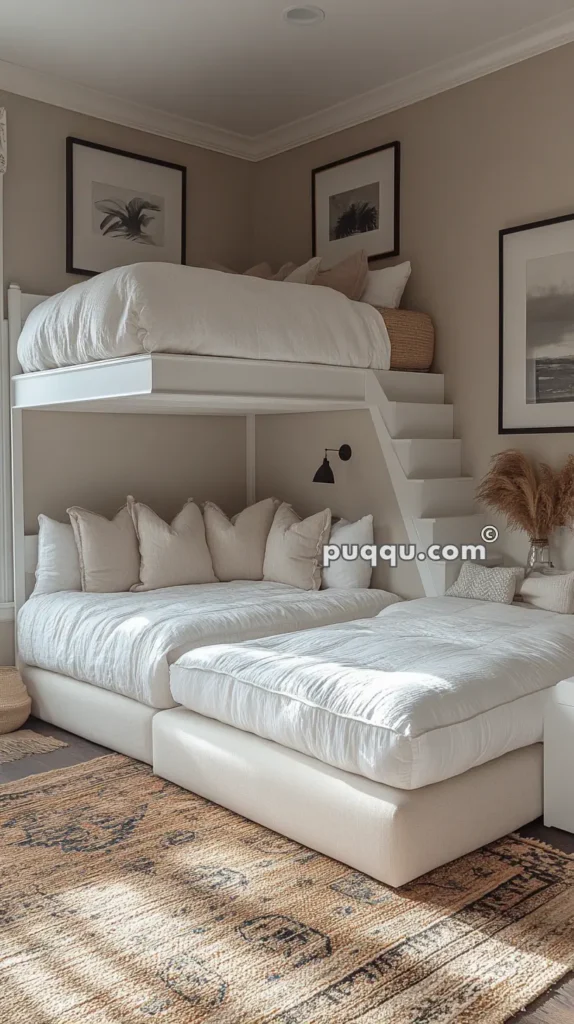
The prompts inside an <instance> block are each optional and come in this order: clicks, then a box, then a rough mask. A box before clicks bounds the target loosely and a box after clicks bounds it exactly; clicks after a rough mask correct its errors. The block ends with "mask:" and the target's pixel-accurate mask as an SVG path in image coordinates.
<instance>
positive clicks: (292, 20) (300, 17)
mask: <svg viewBox="0 0 574 1024" xmlns="http://www.w3.org/2000/svg"><path fill="white" fill-rule="evenodd" d="M324 18H325V11H323V10H322V9H321V8H320V7H313V6H311V5H307V4H306V5H305V6H304V7H286V8H285V10H284V11H283V19H284V20H285V21H287V22H289V24H290V25H316V24H317V22H319V21H323V20H324Z"/></svg>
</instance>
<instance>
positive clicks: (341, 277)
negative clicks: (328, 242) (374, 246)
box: [313, 250, 369, 301]
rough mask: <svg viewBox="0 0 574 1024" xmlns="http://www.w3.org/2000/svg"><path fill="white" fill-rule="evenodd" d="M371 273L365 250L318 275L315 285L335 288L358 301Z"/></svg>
mask: <svg viewBox="0 0 574 1024" xmlns="http://www.w3.org/2000/svg"><path fill="white" fill-rule="evenodd" d="M368 273H369V261H368V259H367V254H366V252H365V251H364V250H361V251H360V252H355V253H353V255H352V256H347V258H346V259H344V260H341V262H340V263H337V264H336V265H335V266H334V267H330V269H329V270H322V271H320V273H318V274H317V277H316V278H315V280H314V281H313V284H320V285H322V287H323V288H333V290H334V291H336V292H341V294H342V295H346V296H347V298H348V299H353V300H356V301H358V300H359V299H360V298H361V296H362V294H363V292H364V290H365V285H366V283H367V274H368Z"/></svg>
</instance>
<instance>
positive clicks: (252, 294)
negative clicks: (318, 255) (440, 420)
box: [18, 263, 391, 372]
mask: <svg viewBox="0 0 574 1024" xmlns="http://www.w3.org/2000/svg"><path fill="white" fill-rule="evenodd" d="M142 352H175V353H185V354H188V355H189V354H191V355H201V356H231V357H236V358H241V359H262V360H264V359H271V360H280V361H286V362H300V363H326V364H330V365H332V366H359V367H374V368H375V369H378V370H388V369H389V366H390V358H391V346H390V341H389V336H388V333H387V329H386V327H385V324H384V321H383V318H382V316H381V314H380V313H379V312H377V310H376V309H374V308H373V307H372V306H369V305H367V303H366V302H350V301H349V299H347V298H346V297H345V296H344V295H341V294H340V293H339V292H335V291H333V290H332V289H330V288H317V287H311V286H309V285H302V284H287V283H285V282H278V281H262V280H260V279H258V278H255V277H244V276H243V275H241V274H239V275H234V274H223V273H220V272H218V271H215V270H200V269H198V268H197V267H182V266H176V265H174V264H171V263H136V264H133V265H132V266H128V267H117V268H115V269H114V270H107V271H106V272H105V273H104V274H99V275H98V276H97V277H94V278H92V279H91V280H90V281H83V282H82V283H81V284H75V285H72V287H71V288H68V289H67V290H66V291H65V292H61V293H60V294H59V295H54V296H52V298H50V299H47V300H46V302H43V303H41V304H40V305H39V306H37V307H36V308H35V309H34V310H32V312H31V314H30V316H29V317H28V319H27V320H26V323H25V324H24V328H23V330H22V333H21V335H20V338H19V341H18V359H19V361H20V364H21V366H22V368H23V370H24V371H25V372H29V371H33V370H48V369H53V368H55V367H59V366H71V365H74V364H77V363H90V362H93V361H94V360H99V359H113V358H118V357H119V356H132V355H138V354H140V353H142Z"/></svg>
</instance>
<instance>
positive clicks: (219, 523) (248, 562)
mask: <svg viewBox="0 0 574 1024" xmlns="http://www.w3.org/2000/svg"><path fill="white" fill-rule="evenodd" d="M278 504H279V502H278V501H277V500H276V499H275V498H266V499H265V501H258V502H257V504H256V505H250V506H249V508H245V509H243V512H239V513H238V514H237V515H236V516H233V519H229V517H228V516H226V515H225V512H222V511H221V509H220V508H219V506H218V505H215V504H214V503H213V502H212V501H206V502H205V504H204V506H203V520H204V523H205V536H206V538H207V546H208V548H209V551H210V553H211V557H212V559H213V568H214V570H215V575H216V576H217V578H218V579H219V580H221V581H222V582H225V583H227V582H229V581H230V580H261V579H263V559H264V558H265V545H266V544H267V537H268V536H269V531H270V529H271V524H272V522H273V517H274V516H275V512H276V509H277V505H278Z"/></svg>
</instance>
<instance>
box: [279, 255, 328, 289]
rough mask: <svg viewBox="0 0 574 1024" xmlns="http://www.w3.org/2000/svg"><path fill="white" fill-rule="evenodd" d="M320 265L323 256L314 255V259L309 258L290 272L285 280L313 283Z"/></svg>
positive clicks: (294, 282) (293, 282) (291, 282)
mask: <svg viewBox="0 0 574 1024" xmlns="http://www.w3.org/2000/svg"><path fill="white" fill-rule="evenodd" d="M320 266H321V257H320V256H313V257H312V259H310V260H307V262H306V263H303V265H302V266H300V267H296V268H295V270H292V271H291V273H290V274H287V277H285V278H284V280H285V281H287V282H288V283H289V284H313V282H314V281H315V278H316V277H317V274H318V272H319V267H320Z"/></svg>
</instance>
